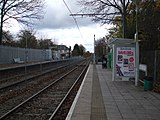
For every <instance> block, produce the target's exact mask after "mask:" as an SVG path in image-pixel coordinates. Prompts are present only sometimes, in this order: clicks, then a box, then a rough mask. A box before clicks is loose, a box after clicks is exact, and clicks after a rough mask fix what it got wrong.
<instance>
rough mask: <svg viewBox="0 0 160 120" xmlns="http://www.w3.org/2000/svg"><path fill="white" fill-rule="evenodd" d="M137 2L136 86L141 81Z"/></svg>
mask: <svg viewBox="0 0 160 120" xmlns="http://www.w3.org/2000/svg"><path fill="white" fill-rule="evenodd" d="M135 4H136V33H135V42H136V75H135V86H138V81H139V44H138V4H137V0H136V1H135Z"/></svg>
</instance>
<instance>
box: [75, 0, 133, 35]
mask: <svg viewBox="0 0 160 120" xmlns="http://www.w3.org/2000/svg"><path fill="white" fill-rule="evenodd" d="M78 3H79V5H81V7H82V12H85V13H86V12H87V13H92V14H88V15H91V16H92V17H93V19H92V20H93V21H94V22H101V23H102V24H106V23H112V22H113V20H114V18H115V16H118V15H119V16H122V19H120V20H121V21H122V22H123V37H124V38H125V37H126V14H127V12H128V11H127V8H128V6H129V3H130V0H79V1H78Z"/></svg>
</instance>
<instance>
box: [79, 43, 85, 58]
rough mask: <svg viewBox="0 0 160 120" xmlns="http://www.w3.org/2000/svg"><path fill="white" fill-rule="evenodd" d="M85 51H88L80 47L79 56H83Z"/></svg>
mask: <svg viewBox="0 0 160 120" xmlns="http://www.w3.org/2000/svg"><path fill="white" fill-rule="evenodd" d="M85 51H86V49H85V47H84V46H83V45H79V54H80V55H81V56H83V55H84V53H85Z"/></svg>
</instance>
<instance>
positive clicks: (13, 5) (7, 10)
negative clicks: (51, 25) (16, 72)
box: [0, 0, 44, 45]
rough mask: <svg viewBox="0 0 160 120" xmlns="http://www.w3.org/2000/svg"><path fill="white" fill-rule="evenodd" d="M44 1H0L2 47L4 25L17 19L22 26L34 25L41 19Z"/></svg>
mask: <svg viewBox="0 0 160 120" xmlns="http://www.w3.org/2000/svg"><path fill="white" fill-rule="evenodd" d="M43 6H44V1H43V0H1V1H0V10H1V11H0V45H1V44H2V34H3V32H2V31H3V25H4V24H5V23H6V22H7V21H8V20H9V19H15V20H16V21H18V22H20V23H22V24H27V25H28V24H33V23H34V20H37V19H41V18H42V15H43V14H42V13H43V11H42V10H43V9H42V8H43Z"/></svg>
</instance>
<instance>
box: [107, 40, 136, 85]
mask: <svg viewBox="0 0 160 120" xmlns="http://www.w3.org/2000/svg"><path fill="white" fill-rule="evenodd" d="M109 46H111V49H112V50H113V69H112V81H129V79H130V78H135V85H136V86H137V84H138V74H139V73H138V72H139V71H138V70H139V46H138V45H137V44H136V42H135V40H133V39H124V38H114V39H112V40H111V41H110V43H109Z"/></svg>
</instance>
